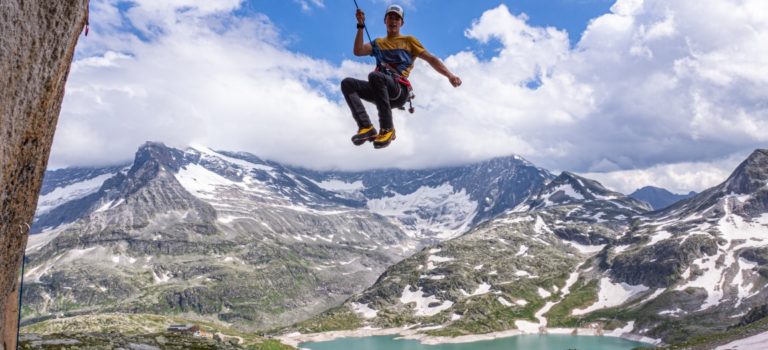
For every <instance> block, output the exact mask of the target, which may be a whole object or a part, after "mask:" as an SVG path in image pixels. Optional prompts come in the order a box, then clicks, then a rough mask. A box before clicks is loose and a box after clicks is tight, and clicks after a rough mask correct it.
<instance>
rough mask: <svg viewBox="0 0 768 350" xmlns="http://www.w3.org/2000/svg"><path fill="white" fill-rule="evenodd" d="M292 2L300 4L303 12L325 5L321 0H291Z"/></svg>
mask: <svg viewBox="0 0 768 350" xmlns="http://www.w3.org/2000/svg"><path fill="white" fill-rule="evenodd" d="M293 2H295V3H297V4H299V5H300V6H301V10H302V11H304V12H311V11H312V9H313V8H314V7H317V8H324V7H325V3H324V2H323V0H293Z"/></svg>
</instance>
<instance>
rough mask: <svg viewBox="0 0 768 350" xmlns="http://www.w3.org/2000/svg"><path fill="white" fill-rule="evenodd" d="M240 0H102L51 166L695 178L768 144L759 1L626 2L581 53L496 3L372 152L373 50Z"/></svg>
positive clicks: (604, 19)
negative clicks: (317, 41)
mask: <svg viewBox="0 0 768 350" xmlns="http://www.w3.org/2000/svg"><path fill="white" fill-rule="evenodd" d="M240 3H241V1H239V0H228V1H218V2H209V1H203V0H174V1H165V2H157V1H150V0H144V1H136V2H135V3H134V6H133V7H131V8H129V9H122V10H120V9H118V6H117V5H118V2H117V1H115V0H104V1H93V3H92V5H91V7H92V8H91V23H92V25H93V26H94V29H93V30H92V32H91V33H93V34H91V35H89V36H88V37H87V38H85V39H82V40H81V41H80V43H79V47H78V51H77V60H76V62H75V63H74V65H73V68H72V72H71V74H70V78H69V82H68V85H67V91H66V97H65V102H64V107H63V109H62V115H61V118H60V124H59V129H58V130H57V133H56V139H55V143H54V148H53V153H52V158H51V164H52V165H53V166H61V165H83V164H96V163H108V162H116V161H118V160H128V159H130V158H131V157H132V155H133V152H134V151H135V149H136V147H137V146H138V145H140V144H141V143H143V142H144V141H146V140H157V141H163V142H166V143H168V144H170V145H173V146H180V147H183V146H184V145H187V144H189V143H192V142H195V143H201V144H206V145H209V146H211V147H214V148H220V149H230V150H242V151H249V152H252V153H255V154H258V155H259V156H263V157H266V158H271V159H275V160H278V161H283V162H289V163H293V164H301V165H305V166H310V167H320V168H345V169H361V168H370V167H394V166H399V167H423V166H434V165H446V164H456V163H463V162H468V161H476V160H480V159H485V158H489V157H493V156H501V155H508V154H511V153H516V154H520V155H522V156H524V157H526V158H528V159H529V160H531V161H533V162H534V163H536V164H538V165H540V166H544V167H547V168H551V169H565V170H571V171H577V172H582V173H584V172H593V173H594V172H606V171H617V170H622V169H627V170H632V169H646V170H635V172H620V173H616V174H617V175H616V177H617V178H618V177H619V176H620V175H622V174H623V175H627V174H635V175H637V176H639V177H638V178H640V179H644V180H643V181H652V180H653V181H656V182H653V183H650V182H649V183H638V184H637V185H638V186H640V185H646V184H654V183H655V184H658V185H660V186H663V187H668V188H670V189H675V190H686V189H700V187H698V186H703V184H704V183H709V182H712V181H711V180H706V181H705V180H703V179H707V178H710V176H711V177H714V176H720V175H722V174H726V175H727V173H728V172H730V171H731V170H732V169H731V168H727V169H724V168H717V169H710V170H711V171H709V173H708V174H710V175H704V174H703V173H702V172H706V171H707V167H708V166H715V167H725V166H727V165H731V164H730V163H728V162H721V161H719V160H718V159H723V158H724V157H729V156H730V155H732V154H734V153H739V154H743V155H746V154H748V151H745V150H750V149H751V148H756V147H761V146H762V147H764V144H765V142H766V141H768V133H765V132H763V130H766V127H768V125H766V124H767V123H768V118H766V116H768V105H767V104H766V103H765V101H768V70H766V69H765V67H766V66H768V2H765V1H763V0H742V1H738V2H734V1H726V0H699V1H694V0H680V1H674V2H669V1H665V0H618V1H617V2H616V3H615V4H614V5H613V7H612V8H611V13H609V14H606V15H603V16H601V17H598V18H596V19H594V20H593V21H592V22H591V23H590V25H589V26H588V28H587V30H586V31H585V33H584V34H583V37H582V39H581V40H580V42H579V43H578V44H577V45H576V47H574V48H571V47H570V45H569V42H568V35H567V33H565V32H563V31H560V30H557V29H554V28H541V27H534V26H531V25H530V24H528V22H527V18H526V16H525V15H524V14H518V15H515V14H512V13H510V11H509V9H508V8H507V7H506V6H504V5H501V6H499V7H497V8H494V9H490V10H488V11H486V12H485V13H483V15H482V16H481V17H480V18H478V19H477V20H476V21H474V22H473V23H471V24H468V28H467V30H466V32H465V35H466V36H467V37H468V38H470V39H472V40H476V41H477V42H478V43H480V44H481V46H489V47H493V46H498V47H499V50H498V51H497V52H493V54H492V55H491V57H490V58H487V55H480V54H478V53H476V52H472V51H463V52H458V53H455V54H453V55H451V56H449V57H447V58H446V59H445V62H446V65H447V66H448V67H449V68H450V69H451V70H452V71H453V72H454V73H456V74H457V75H459V76H460V77H462V79H463V81H464V85H462V86H461V87H460V88H458V89H455V88H453V87H451V86H450V84H449V83H448V82H447V80H446V79H445V78H444V77H442V76H441V75H439V74H437V73H436V72H434V71H433V70H432V69H431V68H430V67H429V65H427V64H426V63H425V62H423V61H420V60H419V61H417V66H416V68H415V69H414V72H413V74H412V79H411V80H412V82H413V83H414V86H415V89H416V95H417V97H416V100H414V102H415V105H416V109H417V112H416V114H414V115H409V114H407V113H405V112H401V111H395V126H396V127H397V133H398V139H397V140H396V141H395V142H394V144H393V145H392V146H390V147H389V148H387V149H385V150H378V151H374V150H373V149H372V147H369V146H370V145H365V146H363V147H354V146H352V145H351V143H350V142H349V137H350V136H351V135H352V133H354V131H355V126H354V122H353V121H352V118H351V116H350V114H349V110H348V108H347V106H346V104H345V103H344V101H343V99H342V98H341V96H340V93H339V88H338V83H339V81H340V80H341V79H342V78H344V77H346V76H354V77H364V76H366V74H367V72H368V71H369V70H370V66H369V62H368V61H365V62H366V63H360V62H363V60H361V61H354V62H353V61H344V62H342V63H341V64H339V65H336V64H333V63H329V62H327V61H323V60H319V59H315V58H312V57H309V56H307V55H303V54H300V53H296V52H292V51H290V50H289V49H287V48H286V47H285V46H284V40H285V39H284V38H282V37H281V34H280V32H279V31H278V30H277V29H276V28H275V26H274V25H273V24H272V23H271V22H270V20H269V18H267V17H266V16H263V15H254V16H250V17H248V18H243V17H236V16H232V13H231V12H232V11H233V10H235V9H237V8H238V6H239V5H240ZM302 3H303V4H304V5H306V6H307V7H308V8H310V9H311V6H314V7H323V6H324V4H323V1H320V0H302V1H299V4H302ZM407 5H408V6H413V4H412V3H411V2H408V4H407ZM427 39H428V38H422V40H423V41H424V42H425V44H427V48H429V40H427ZM367 108H368V110H369V112H370V114H371V116H372V117H373V118H372V119H373V120H376V112H375V108H374V107H373V106H372V105H368V106H367ZM713 159H714V160H713ZM691 164H699V165H700V167H699V168H697V167H696V166H692V165H691ZM705 164H711V165H705ZM697 166H698V165H697ZM663 169H673V170H669V171H667V170H663ZM681 169H683V170H681ZM685 169H687V170H685ZM691 169H693V170H691ZM697 169H698V170H697ZM643 174H647V175H643ZM664 174H666V175H664ZM672 174H688V175H680V176H677V175H672ZM662 175H663V176H662ZM596 176H597V175H596ZM658 176H662V177H661V178H664V179H666V180H663V181H661V182H659V181H657V180H655V179H657V178H659V177H658ZM686 176H688V177H686ZM691 176H694V177H698V179H693V178H690V177H691ZM610 177H611V176H608V175H606V176H604V178H610ZM723 179H724V178H723ZM638 181H640V180H638ZM617 186H619V185H617ZM621 186H624V187H627V186H635V184H634V183H632V184H630V183H625V184H623V185H620V187H621ZM686 186H688V187H686ZM631 190H633V189H631Z"/></svg>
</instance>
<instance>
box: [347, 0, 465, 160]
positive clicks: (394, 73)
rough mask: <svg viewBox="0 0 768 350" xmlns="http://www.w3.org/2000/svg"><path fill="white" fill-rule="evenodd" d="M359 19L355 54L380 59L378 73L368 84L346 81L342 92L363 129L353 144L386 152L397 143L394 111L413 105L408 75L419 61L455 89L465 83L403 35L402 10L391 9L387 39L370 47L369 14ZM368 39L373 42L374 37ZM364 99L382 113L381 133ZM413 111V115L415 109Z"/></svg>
mask: <svg viewBox="0 0 768 350" xmlns="http://www.w3.org/2000/svg"><path fill="white" fill-rule="evenodd" d="M355 4H357V2H355ZM355 16H356V17H357V36H355V46H354V48H353V50H352V52H353V53H354V54H355V56H371V55H372V56H374V57H376V70H374V71H373V72H371V73H370V74H368V81H365V80H359V79H354V78H346V79H344V80H343V81H342V82H341V92H342V93H343V94H344V99H345V100H346V101H347V104H348V105H349V109H350V110H352V117H354V118H355V121H356V122H357V126H358V128H359V129H358V131H357V134H355V136H352V143H354V144H355V145H357V146H359V145H362V144H364V143H365V142H367V141H373V147H374V148H384V147H387V146H389V144H390V143H391V142H392V140H394V139H395V127H394V124H393V123H392V108H402V107H403V106H404V105H405V103H406V102H410V98H411V84H410V82H408V74H409V73H410V72H411V69H412V68H413V63H414V61H415V60H416V58H417V57H418V58H421V59H423V60H425V61H427V62H428V63H429V65H430V66H432V68H434V69H435V70H436V71H437V72H438V73H440V74H442V75H444V76H446V77H447V78H448V81H449V82H450V83H451V85H453V86H454V87H458V86H459V85H461V79H459V77H457V76H455V75H453V73H451V72H450V71H449V70H448V68H446V67H445V65H444V64H443V62H442V61H440V59H439V58H437V57H435V56H432V55H431V54H430V53H429V52H427V50H425V49H424V47H423V46H422V45H421V43H420V42H419V41H418V40H417V39H416V38H415V37H413V36H410V35H400V28H401V27H402V26H403V24H404V23H405V22H404V18H405V16H404V12H403V8H402V7H400V6H398V5H391V6H389V7H387V11H386V12H385V13H384V24H385V25H386V27H387V36H386V37H385V38H377V39H376V40H373V41H372V42H370V43H367V44H366V43H364V42H363V29H365V13H364V12H363V11H362V10H360V9H359V8H358V9H357V13H356V14H355ZM368 39H369V40H370V36H369V38H368ZM361 98H362V99H364V100H366V101H369V102H373V103H375V104H376V108H377V109H378V111H379V127H380V130H379V132H378V133H377V132H376V129H375V128H374V127H373V124H371V119H370V118H369V117H368V113H366V111H365V107H363V103H362V101H361V100H360V99H361ZM410 110H411V113H413V107H411V109H410Z"/></svg>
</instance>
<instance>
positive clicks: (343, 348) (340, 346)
mask: <svg viewBox="0 0 768 350" xmlns="http://www.w3.org/2000/svg"><path fill="white" fill-rule="evenodd" d="M396 337H397V336H375V337H364V338H339V339H336V340H331V341H324V342H317V343H301V344H299V348H300V349H311V350H568V349H578V350H631V349H634V348H636V347H641V346H644V347H652V346H653V345H650V344H647V343H640V342H635V341H630V340H626V339H621V338H616V337H591V336H573V335H559V334H552V335H519V336H514V337H508V338H502V339H494V340H485V341H478V342H472V343H464V344H439V345H422V344H421V343H419V342H418V341H416V340H402V339H401V340H395V338H396Z"/></svg>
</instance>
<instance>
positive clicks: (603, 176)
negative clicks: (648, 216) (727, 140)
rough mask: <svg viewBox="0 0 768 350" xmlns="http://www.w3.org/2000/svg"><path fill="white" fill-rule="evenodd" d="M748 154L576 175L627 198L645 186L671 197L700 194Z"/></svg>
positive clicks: (733, 168)
mask: <svg viewBox="0 0 768 350" xmlns="http://www.w3.org/2000/svg"><path fill="white" fill-rule="evenodd" d="M748 155H749V154H748V153H735V154H732V155H730V156H728V157H725V158H718V159H713V160H711V161H706V162H681V163H675V164H658V165H654V166H652V167H648V168H645V169H633V170H618V171H611V172H599V173H582V174H580V175H582V176H585V177H587V178H590V179H594V180H597V181H599V182H600V183H602V184H603V185H604V186H606V187H608V188H611V189H613V190H615V191H619V192H621V193H624V194H630V193H632V192H634V191H635V190H637V189H639V188H642V187H645V186H656V187H661V188H665V189H667V190H669V191H671V192H673V193H679V194H685V193H688V192H690V191H696V192H701V191H704V190H706V189H707V188H710V187H712V186H715V185H717V184H720V183H722V182H723V181H725V179H726V178H728V176H730V175H731V173H732V172H733V170H735V169H736V167H737V166H738V165H739V164H740V163H741V162H742V161H744V159H745V158H746V157H747V156H748Z"/></svg>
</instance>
